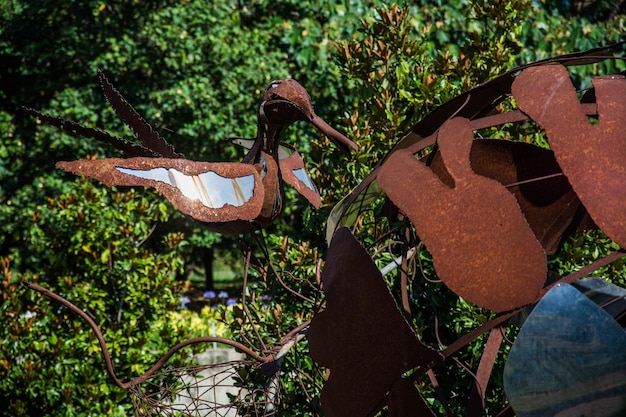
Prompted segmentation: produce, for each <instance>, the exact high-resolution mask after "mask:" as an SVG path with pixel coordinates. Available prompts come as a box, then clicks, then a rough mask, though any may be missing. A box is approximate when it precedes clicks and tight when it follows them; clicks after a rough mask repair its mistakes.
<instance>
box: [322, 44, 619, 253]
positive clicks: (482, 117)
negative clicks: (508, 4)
mask: <svg viewBox="0 0 626 417" xmlns="http://www.w3.org/2000/svg"><path fill="white" fill-rule="evenodd" d="M614 49H615V45H609V46H606V47H601V48H595V49H590V50H587V51H582V52H576V53H572V54H566V55H561V56H557V57H552V58H548V59H545V60H541V61H537V62H532V63H529V64H525V65H522V66H519V67H517V68H514V69H512V70H511V71H508V72H506V73H504V74H502V75H500V76H498V77H496V78H494V79H492V80H489V81H488V82H486V83H484V84H482V85H480V86H478V87H475V88H473V89H471V90H469V91H467V92H465V93H463V94H460V95H458V96H457V97H455V98H453V99H451V100H450V101H448V102H446V103H444V104H443V105H441V106H439V107H437V108H436V109H435V110H433V111H432V112H431V113H429V114H428V115H427V116H426V117H424V118H423V119H422V120H420V121H419V122H418V123H416V124H415V125H414V126H413V127H412V128H411V130H410V132H409V133H408V134H407V135H406V136H404V137H403V138H402V139H401V140H400V141H398V143H397V144H396V145H395V146H394V147H393V148H392V149H391V150H390V151H389V153H388V154H387V156H386V157H385V158H384V159H383V161H382V162H381V164H382V163H384V161H385V160H386V159H387V158H389V156H391V155H392V154H393V153H394V152H396V151H397V150H401V149H410V151H411V152H412V153H417V152H419V151H421V150H423V149H425V148H426V147H428V146H431V145H433V144H434V143H435V139H436V133H437V130H438V129H439V128H440V127H441V125H442V124H443V123H444V122H445V121H446V120H448V119H449V118H451V117H454V116H458V117H465V118H468V119H470V120H471V121H472V124H473V125H474V128H476V129H478V128H485V127H490V126H498V125H501V124H503V123H507V122H512V121H520V120H524V118H521V119H520V118H518V117H514V118H511V117H509V116H511V115H509V114H508V113H502V114H498V112H499V109H498V106H499V105H500V104H501V103H502V102H503V101H504V100H505V99H506V98H507V97H508V96H509V95H510V94H511V85H512V84H513V82H514V80H515V77H516V75H517V74H518V73H519V72H520V71H522V70H524V69H526V68H532V67H536V66H540V65H545V64H548V63H555V62H556V63H560V64H562V65H565V66H570V65H591V64H595V63H598V62H602V61H605V60H608V59H614V58H615V56H614ZM620 59H621V58H620ZM515 116H517V115H515ZM379 168H380V164H379V166H377V167H374V169H372V172H371V174H370V175H368V176H367V177H366V178H365V179H364V180H363V181H361V183H360V184H359V185H358V186H357V187H356V188H355V189H354V190H353V191H352V192H351V193H350V194H349V195H347V196H346V197H344V198H343V199H342V200H341V201H340V202H339V203H338V204H337V205H336V206H335V207H333V210H332V212H331V215H330V217H329V221H328V224H327V231H326V240H327V242H328V243H330V240H331V239H332V236H333V234H334V232H335V230H337V229H338V228H339V227H342V226H347V227H351V226H352V225H354V224H355V223H356V221H357V219H358V217H359V213H360V210H361V208H362V207H370V206H371V203H372V202H373V201H376V199H378V198H380V196H381V194H382V191H381V190H380V187H379V186H378V184H377V179H376V177H377V175H378V171H379ZM566 209H569V207H566ZM566 217H567V216H562V217H561V218H560V219H559V221H560V222H562V223H564V222H566V220H567V219H566ZM571 220H572V221H574V222H576V221H578V220H579V217H577V216H572V219H571Z"/></svg>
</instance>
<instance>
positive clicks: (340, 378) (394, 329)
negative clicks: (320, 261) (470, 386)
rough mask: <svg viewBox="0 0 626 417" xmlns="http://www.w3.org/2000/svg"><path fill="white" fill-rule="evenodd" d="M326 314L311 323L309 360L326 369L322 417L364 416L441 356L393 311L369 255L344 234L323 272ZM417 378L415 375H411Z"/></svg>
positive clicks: (337, 237)
mask: <svg viewBox="0 0 626 417" xmlns="http://www.w3.org/2000/svg"><path fill="white" fill-rule="evenodd" d="M322 285H323V287H324V292H325V294H326V309H325V310H324V311H322V312H321V313H319V314H317V315H316V316H315V317H314V318H313V320H312V321H311V327H310V329H309V332H308V336H307V337H308V339H309V347H310V351H311V356H312V357H313V358H314V359H315V360H316V361H317V362H318V363H320V364H321V365H323V366H325V367H327V368H329V369H330V377H329V378H328V381H327V382H326V384H325V385H324V387H323V389H322V396H321V400H322V407H323V410H324V415H325V416H327V417H344V416H368V415H371V414H373V413H374V412H375V411H376V410H377V409H378V408H379V407H381V406H382V405H384V403H385V401H386V399H385V397H386V395H387V393H388V392H389V390H390V388H391V387H392V385H393V384H394V383H395V382H397V381H399V380H400V379H401V377H402V374H403V373H404V372H406V371H408V370H410V369H413V368H420V367H421V371H419V372H422V373H423V372H425V367H426V366H427V365H429V364H431V363H434V362H436V361H438V360H439V359H441V355H440V354H439V353H438V352H436V351H433V350H432V349H430V348H429V347H427V346H425V345H424V344H422V343H421V342H420V341H419V339H418V338H417V336H416V334H415V332H414V330H413V328H412V326H411V325H410V324H409V323H407V321H406V320H405V318H404V317H403V316H402V314H401V313H400V310H398V307H397V306H396V303H395V301H394V299H393V296H392V295H391V293H390V291H389V288H388V287H387V285H386V284H385V282H384V280H383V278H382V275H381V273H380V271H379V270H378V269H377V268H376V265H375V264H374V262H373V261H372V259H371V257H370V255H369V254H368V253H367V251H365V249H363V247H361V245H360V244H359V243H358V241H357V240H356V239H355V238H354V236H352V233H351V232H350V231H349V230H348V229H345V228H342V229H339V230H338V231H337V233H336V234H335V237H334V239H333V242H332V244H331V246H330V249H329V252H328V258H327V260H326V264H325V266H324V269H323V271H322ZM416 372H418V371H416Z"/></svg>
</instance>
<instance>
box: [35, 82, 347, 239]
mask: <svg viewBox="0 0 626 417" xmlns="http://www.w3.org/2000/svg"><path fill="white" fill-rule="evenodd" d="M99 76H100V82H101V84H102V88H103V90H104V94H105V96H106V98H107V100H108V101H109V103H110V104H111V105H112V107H113V108H114V109H115V112H116V113H117V115H118V116H119V117H120V118H121V119H122V120H123V121H124V122H125V123H126V124H128V125H129V126H130V127H131V129H132V130H133V132H134V133H135V135H136V136H137V139H138V140H139V141H140V144H133V143H131V142H128V141H126V140H123V139H120V138H116V137H114V136H111V135H109V134H108V133H105V132H102V131H100V130H97V129H92V128H87V127H84V126H82V125H80V124H78V123H76V122H72V121H67V120H63V119H60V118H56V117H53V116H49V115H45V114H42V113H40V112H38V111H35V110H32V109H27V111H29V112H30V113H31V114H32V115H34V116H37V117H39V118H40V119H41V120H43V121H44V122H46V123H49V124H52V125H54V126H57V127H60V128H62V129H64V130H66V131H68V132H70V133H73V134H77V135H80V136H84V137H91V138H95V139H98V140H100V141H103V142H105V143H108V144H110V145H112V146H115V147H116V148H118V149H120V150H122V151H123V152H124V153H125V154H126V155H127V156H129V157H130V158H128V159H101V160H78V161H72V162H59V163H58V164H57V167H58V168H60V169H63V170H65V171H68V172H72V173H74V174H79V175H87V176H90V177H92V178H96V179H98V180H100V181H102V182H103V183H105V184H107V185H125V186H146V187H154V188H156V189H157V190H159V191H160V192H161V193H163V195H164V196H165V197H166V198H167V199H168V200H169V201H170V202H171V203H172V204H173V205H174V206H175V207H176V208H177V209H178V210H180V211H181V212H182V213H184V214H186V215H188V216H190V217H191V218H193V219H195V220H198V221H200V222H202V223H204V224H205V225H206V226H207V227H208V228H209V229H211V230H214V231H217V232H222V233H231V234H241V233H246V232H251V231H254V230H256V229H260V228H264V227H266V226H267V225H268V224H269V223H271V222H272V221H273V220H274V219H275V218H276V217H277V216H278V215H279V214H280V213H281V212H282V209H283V201H284V191H283V181H285V182H287V183H289V184H291V185H293V186H294V187H295V188H296V190H297V191H299V192H300V193H301V194H302V195H303V196H304V197H305V198H306V199H307V200H308V201H309V202H310V203H311V204H313V205H314V206H315V207H319V205H320V203H321V198H320V196H319V192H318V191H317V189H316V188H315V185H314V184H313V182H312V181H311V179H310V178H309V176H308V174H307V173H306V171H305V169H304V162H303V161H302V158H301V157H300V155H299V154H298V153H297V151H296V150H295V149H294V148H292V147H289V146H287V145H284V144H281V142H280V136H281V134H282V132H283V131H284V130H285V129H286V128H287V127H288V126H289V125H290V124H292V123H293V122H295V121H298V120H303V121H306V122H308V123H311V124H312V125H313V126H315V127H316V128H318V129H319V130H320V131H321V132H322V133H323V134H325V135H326V136H328V138H330V139H331V140H332V141H333V142H334V143H335V144H336V145H337V146H338V147H339V148H340V150H341V151H342V152H344V153H345V154H346V155H348V156H349V155H350V151H351V150H354V149H357V146H356V145H355V144H354V143H353V142H351V141H350V140H349V139H348V138H346V137H345V136H344V135H342V134H341V133H339V132H338V131H336V130H335V129H333V128H332V127H331V126H329V125H328V124H327V123H326V122H325V121H323V120H322V119H321V118H319V117H318V116H317V115H316V114H315V112H314V111H313V106H312V105H311V101H310V98H309V95H308V94H307V92H306V90H304V88H303V87H302V86H301V85H300V84H299V83H298V82H297V81H295V80H292V79H284V80H277V81H273V82H272V83H270V85H269V87H268V89H267V91H266V92H265V93H264V94H263V96H262V98H261V103H260V105H259V111H258V126H257V127H258V129H257V137H256V139H254V140H250V141H247V142H246V141H244V142H242V143H248V144H249V145H248V147H249V152H248V154H247V155H246V156H245V157H244V159H243V161H242V163H206V162H198V161H191V160H187V159H183V158H184V157H183V155H182V154H180V153H177V152H176V151H175V150H174V148H173V147H172V146H171V145H169V144H168V143H167V142H166V141H165V140H164V139H163V138H162V137H161V136H160V135H159V134H158V132H156V131H155V130H154V129H153V128H152V127H151V126H150V124H149V123H148V122H146V121H145V120H144V119H143V118H142V117H141V116H140V115H139V114H138V113H137V112H136V111H135V109H134V108H133V107H132V106H131V105H130V104H129V103H128V102H127V101H126V100H125V99H124V98H123V97H122V95H121V94H120V93H119V92H118V91H117V90H116V89H115V88H114V87H113V85H112V84H111V83H109V81H108V80H107V78H106V76H105V75H104V73H102V72H100V73H99ZM244 146H245V145H244ZM279 166H280V167H279ZM281 173H283V175H282V176H281Z"/></svg>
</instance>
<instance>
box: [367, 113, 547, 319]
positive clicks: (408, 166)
mask: <svg viewBox="0 0 626 417" xmlns="http://www.w3.org/2000/svg"><path fill="white" fill-rule="evenodd" d="M472 139H473V134H472V127H471V124H470V122H469V120H467V119H464V118H454V119H451V120H449V121H447V122H446V123H444V124H443V126H442V127H441V128H440V129H439V133H438V136H437V143H438V145H439V151H440V153H441V157H442V158H443V161H444V163H445V166H446V168H447V171H448V172H449V174H450V175H451V177H452V179H453V180H454V187H453V188H450V187H449V186H448V185H446V184H444V183H443V182H442V181H441V180H440V179H439V177H438V176H437V175H435V174H434V173H433V172H432V171H431V170H430V169H429V168H428V167H427V166H426V165H425V164H423V163H422V162H420V161H418V160H416V159H415V158H414V157H413V155H412V154H411V152H409V151H397V152H394V153H393V154H392V155H391V156H390V157H389V158H388V160H387V161H386V162H385V163H384V164H383V165H382V167H381V169H380V172H379V174H378V183H379V184H380V187H381V188H382V189H383V190H384V191H385V192H386V193H387V195H388V197H389V198H390V199H391V201H392V202H393V203H394V204H395V205H396V206H398V207H399V208H400V210H401V211H402V212H404V213H405V214H406V215H407V216H408V217H409V219H410V220H411V222H412V223H413V225H414V226H415V229H416V231H417V234H418V235H419V236H420V238H421V239H422V241H423V242H424V243H425V245H426V247H427V248H428V250H429V251H430V252H431V254H432V256H433V262H434V265H435V269H436V270H437V275H438V276H439V278H440V279H441V280H442V281H443V282H444V283H445V284H446V285H447V286H448V287H449V288H450V289H451V290H452V291H454V292H455V293H456V294H458V295H460V296H461V297H463V298H465V299H467V300H468V301H471V302H473V303H475V304H478V305H479V306H482V307H486V308H489V309H491V310H494V311H498V312H500V311H506V310H511V309H513V308H516V307H519V306H522V305H524V304H529V303H530V302H532V301H533V300H534V299H535V298H536V297H537V295H538V294H539V290H541V288H542V287H543V285H544V282H545V279H546V273H547V268H546V256H545V253H544V251H543V249H542V247H541V245H540V244H539V242H538V241H537V239H536V237H535V235H534V234H533V232H532V230H531V229H530V226H529V225H528V222H527V221H526V219H525V217H524V215H523V213H522V212H521V210H520V208H519V205H518V203H517V201H516V200H515V197H514V196H513V195H512V194H511V193H510V192H509V191H508V190H506V188H504V186H503V185H502V184H500V183H499V182H497V181H495V180H492V179H490V178H487V177H483V176H481V175H477V174H476V173H475V172H474V171H472V168H471V165H470V149H471V146H472ZM476 242H480V244H476Z"/></svg>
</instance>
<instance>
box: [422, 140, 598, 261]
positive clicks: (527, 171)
mask: <svg viewBox="0 0 626 417" xmlns="http://www.w3.org/2000/svg"><path fill="white" fill-rule="evenodd" d="M421 160H422V161H423V162H424V163H425V164H427V165H428V167H429V168H430V169H431V170H432V171H433V173H434V174H436V175H437V176H438V177H439V178H440V179H441V181H442V182H443V183H444V184H446V185H447V186H448V187H450V188H452V187H454V180H453V179H452V177H451V176H450V174H449V173H448V171H447V170H446V165H445V163H444V161H443V158H442V155H441V152H440V151H439V150H435V151H434V152H432V153H431V154H429V155H427V156H425V157H423V158H421ZM470 164H471V166H472V170H473V171H474V172H475V173H476V174H478V175H482V176H483V177H487V178H492V179H494V180H496V181H498V182H499V183H500V184H502V185H503V186H505V187H506V188H507V190H509V192H511V193H512V194H513V196H514V197H515V199H516V200H517V203H518V204H519V206H520V209H521V210H522V213H524V216H525V217H526V220H527V221H528V224H529V226H530V228H531V229H532V230H533V232H534V233H535V236H536V237H537V240H539V242H540V243H541V246H543V249H544V250H545V251H546V253H547V254H554V253H555V252H556V250H557V249H558V248H559V246H560V244H561V240H562V238H563V236H564V235H565V236H567V235H569V234H570V232H571V231H573V230H578V229H589V228H593V227H594V225H593V222H592V221H591V219H590V218H589V216H588V215H587V213H586V211H585V208H584V207H583V206H582V205H581V203H580V200H579V199H578V197H577V196H576V193H575V192H574V191H573V190H572V186H571V185H570V184H569V182H568V181H567V178H566V177H565V176H564V175H563V174H562V172H561V168H560V167H559V164H558V163H557V161H556V158H555V157H554V153H553V152H552V151H550V150H549V149H544V148H540V147H539V146H535V145H531V144H529V143H524V142H512V141H508V140H492V139H475V140H474V141H473V142H472V149H471V151H470Z"/></svg>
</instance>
